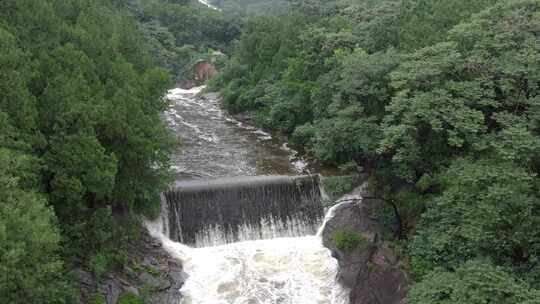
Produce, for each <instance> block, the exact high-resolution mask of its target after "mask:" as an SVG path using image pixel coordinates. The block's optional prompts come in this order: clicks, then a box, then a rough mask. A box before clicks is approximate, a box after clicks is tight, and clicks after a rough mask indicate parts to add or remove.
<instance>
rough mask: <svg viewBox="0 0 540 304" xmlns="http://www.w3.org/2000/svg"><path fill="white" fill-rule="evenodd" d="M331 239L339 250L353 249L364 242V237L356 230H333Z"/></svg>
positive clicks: (348, 250) (347, 250)
mask: <svg viewBox="0 0 540 304" xmlns="http://www.w3.org/2000/svg"><path fill="white" fill-rule="evenodd" d="M332 241H333V242H334V244H335V245H336V247H337V248H338V249H339V250H342V251H345V252H350V251H353V250H354V249H356V248H357V247H358V246H360V245H361V244H363V243H365V239H364V238H363V237H362V236H361V235H360V234H359V233H358V232H354V231H335V232H334V233H332Z"/></svg>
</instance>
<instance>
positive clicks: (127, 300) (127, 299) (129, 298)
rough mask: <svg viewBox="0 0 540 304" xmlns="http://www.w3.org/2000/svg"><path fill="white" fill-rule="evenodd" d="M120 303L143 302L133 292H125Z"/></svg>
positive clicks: (133, 303) (136, 303) (135, 303)
mask: <svg viewBox="0 0 540 304" xmlns="http://www.w3.org/2000/svg"><path fill="white" fill-rule="evenodd" d="M118 304H143V303H142V301H141V299H139V297H138V296H136V295H134V294H132V293H124V294H122V295H121V296H120V298H119V299H118Z"/></svg>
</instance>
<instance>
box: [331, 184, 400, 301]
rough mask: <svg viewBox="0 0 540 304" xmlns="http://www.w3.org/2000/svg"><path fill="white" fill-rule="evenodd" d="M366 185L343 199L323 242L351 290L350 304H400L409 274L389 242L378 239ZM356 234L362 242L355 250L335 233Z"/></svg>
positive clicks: (377, 228) (339, 278)
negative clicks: (345, 247)
mask: <svg viewBox="0 0 540 304" xmlns="http://www.w3.org/2000/svg"><path fill="white" fill-rule="evenodd" d="M366 189H367V187H366V185H365V184H364V185H363V186H361V187H359V188H357V189H355V190H354V191H353V193H351V194H350V195H348V196H345V197H343V198H342V199H340V203H339V204H338V205H337V206H336V207H334V209H333V212H334V214H333V217H332V218H331V219H329V220H328V221H327V222H326V224H325V227H324V228H323V231H322V238H323V244H324V246H325V247H327V248H329V249H330V250H331V252H332V256H334V257H335V258H336V259H337V260H338V264H339V273H338V280H339V281H340V283H341V284H343V285H344V286H345V287H347V288H349V289H350V290H351V292H350V304H398V303H401V302H402V301H403V299H404V298H405V295H406V292H407V286H408V277H407V274H406V272H405V271H404V270H402V269H401V268H400V267H399V263H398V262H399V261H398V259H397V258H396V255H395V253H394V251H393V250H392V249H391V247H390V246H389V244H387V243H385V242H381V241H380V240H379V237H378V236H379V235H380V229H381V228H380V226H379V224H378V223H377V221H376V219H375V217H374V216H373V212H374V210H375V209H376V208H377V206H376V204H378V203H379V204H380V202H372V201H371V200H370V202H369V203H368V202H364V201H363V200H362V197H363V196H368V195H367V191H366ZM345 231H346V232H351V233H357V234H358V235H360V236H361V238H362V242H361V244H360V245H358V246H357V247H356V248H354V249H353V250H349V251H347V250H341V249H339V248H338V247H337V245H336V242H335V241H334V236H335V234H336V233H340V232H345Z"/></svg>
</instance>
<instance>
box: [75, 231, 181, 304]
mask: <svg viewBox="0 0 540 304" xmlns="http://www.w3.org/2000/svg"><path fill="white" fill-rule="evenodd" d="M128 254H129V257H128V263H126V266H124V269H123V270H122V271H118V272H115V273H107V274H105V275H104V276H103V277H102V278H101V279H100V280H97V278H95V276H94V275H93V274H92V273H91V272H90V271H87V270H84V269H80V268H79V269H75V270H74V271H73V273H72V274H73V277H74V278H75V280H76V283H77V285H78V287H79V290H80V296H79V301H78V303H80V304H87V303H92V304H93V303H96V302H92V299H95V298H96V297H98V298H101V299H102V300H105V303H106V304H116V303H118V300H119V299H120V298H121V297H122V295H125V294H132V295H135V296H137V297H138V298H139V299H141V300H142V301H144V302H141V303H152V304H177V303H178V301H179V299H180V297H181V295H180V288H181V287H182V285H183V284H184V282H185V280H186V278H187V275H186V274H185V273H184V271H183V269H182V264H181V263H180V261H178V260H176V259H174V258H172V257H170V256H169V254H168V253H167V252H166V251H165V249H163V248H162V245H161V243H160V242H159V241H158V240H156V239H154V238H152V237H151V236H150V235H149V234H148V232H147V231H146V229H144V228H141V237H140V239H139V240H138V241H137V242H134V243H132V244H130V248H129V252H128ZM97 303H101V302H97Z"/></svg>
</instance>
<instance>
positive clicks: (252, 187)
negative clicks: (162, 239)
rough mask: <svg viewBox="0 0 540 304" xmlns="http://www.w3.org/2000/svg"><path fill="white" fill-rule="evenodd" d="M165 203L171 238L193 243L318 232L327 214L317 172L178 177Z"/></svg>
mask: <svg viewBox="0 0 540 304" xmlns="http://www.w3.org/2000/svg"><path fill="white" fill-rule="evenodd" d="M163 203H164V204H165V208H166V209H167V212H166V213H167V217H168V223H167V224H168V225H167V226H168V234H169V237H170V238H171V239H172V240H174V241H178V242H180V243H183V244H186V245H188V246H192V247H209V246H217V245H222V244H227V243H233V242H240V241H247V240H260V239H272V238H280V237H297V236H305V235H314V234H315V233H316V232H317V229H318V227H319V226H320V224H321V221H322V218H323V215H324V210H323V209H324V208H323V204H322V195H321V190H320V187H319V177H318V176H317V175H306V176H257V177H234V178H222V179H215V180H208V181H188V182H177V183H176V184H175V186H174V187H172V188H171V189H170V190H169V191H167V192H165V193H164V202H163ZM164 220H167V219H164Z"/></svg>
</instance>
